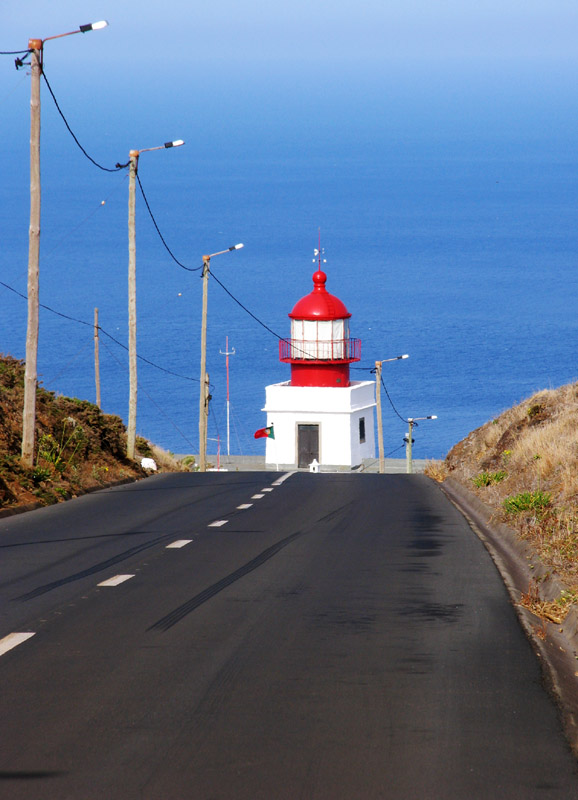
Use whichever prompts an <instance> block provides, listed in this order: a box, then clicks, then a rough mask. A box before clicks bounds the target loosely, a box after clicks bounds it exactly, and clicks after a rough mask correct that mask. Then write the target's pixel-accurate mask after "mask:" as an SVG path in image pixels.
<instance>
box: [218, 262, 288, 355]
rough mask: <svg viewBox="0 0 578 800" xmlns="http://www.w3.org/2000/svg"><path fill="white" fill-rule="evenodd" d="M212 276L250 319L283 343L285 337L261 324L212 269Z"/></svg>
mask: <svg viewBox="0 0 578 800" xmlns="http://www.w3.org/2000/svg"><path fill="white" fill-rule="evenodd" d="M211 275H212V276H213V278H214V279H215V280H216V281H217V283H218V284H219V286H220V287H221V289H223V290H224V291H225V292H226V293H227V294H228V295H229V297H230V298H231V300H234V301H235V303H237V305H238V306H239V307H240V308H242V309H243V311H245V312H246V313H247V314H248V315H249V316H250V317H252V318H253V319H254V320H255V322H258V323H259V325H261V327H263V328H265V330H266V331H269V333H271V334H272V335H273V336H275V338H277V339H279V341H282V339H283V337H282V336H279V334H278V333H275V331H274V330H272V329H271V328H270V327H269V326H268V325H265V323H264V322H261V320H260V319H259V317H256V316H255V314H253V312H252V311H249V309H248V308H247V306H244V305H243V303H242V302H241V301H240V300H237V298H236V297H235V295H234V294H232V293H231V292H230V291H229V290H228V289H227V287H226V286H225V285H224V284H223V283H221V281H220V280H219V279H218V278H217V276H216V275H215V273H214V272H213V270H212V269H211Z"/></svg>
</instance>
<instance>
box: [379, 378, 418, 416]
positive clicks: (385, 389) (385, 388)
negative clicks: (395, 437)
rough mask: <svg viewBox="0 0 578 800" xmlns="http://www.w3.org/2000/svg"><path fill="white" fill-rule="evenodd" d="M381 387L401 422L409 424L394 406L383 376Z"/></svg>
mask: <svg viewBox="0 0 578 800" xmlns="http://www.w3.org/2000/svg"><path fill="white" fill-rule="evenodd" d="M381 385H382V386H383V389H384V391H385V394H386V395H387V399H388V400H389V402H390V405H391V407H392V408H393V410H394V411H395V413H396V414H397V416H398V417H399V418H400V420H401V421H402V422H405V423H409V420H408V419H405V417H402V416H401V414H400V413H399V411H398V410H397V408H396V407H395V406H394V404H393V400H392V399H391V397H390V396H389V392H388V391H387V387H386V385H385V383H384V382H383V375H382V376H381ZM414 425H415V422H414Z"/></svg>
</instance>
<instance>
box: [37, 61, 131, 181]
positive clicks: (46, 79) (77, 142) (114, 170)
mask: <svg viewBox="0 0 578 800" xmlns="http://www.w3.org/2000/svg"><path fill="white" fill-rule="evenodd" d="M42 77H43V78H44V82H45V83H46V85H47V86H48V91H49V92H50V94H51V95H52V99H53V100H54V105H55V106H56V109H57V111H58V113H59V114H60V116H61V117H62V121H63V122H64V124H65V125H66V128H67V130H68V132H69V134H70V135H71V136H72V138H73V139H74V141H75V142H76V144H77V145H78V147H79V149H80V150H81V151H82V152H83V153H84V155H85V156H86V158H87V159H88V160H89V161H91V162H92V163H93V164H94V166H95V167H98V168H99V169H101V170H102V171H103V172H120V170H121V169H124V168H125V167H126V164H122V165H121V164H117V165H116V167H112V168H111V167H103V166H102V164H99V163H98V161H95V160H94V158H92V156H90V155H89V154H88V153H87V152H86V150H85V149H84V147H83V146H82V145H81V144H80V142H79V141H78V139H77V138H76V136H75V135H74V133H73V131H72V128H71V127H70V125H69V124H68V121H67V119H66V117H65V116H64V114H63V112H62V109H61V108H60V106H59V105H58V100H57V99H56V96H55V94H54V92H53V91H52V87H51V85H50V83H49V82H48V78H47V77H46V72H45V71H44V68H43V69H42Z"/></svg>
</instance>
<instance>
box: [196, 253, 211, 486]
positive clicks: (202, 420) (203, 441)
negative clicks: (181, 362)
mask: <svg viewBox="0 0 578 800" xmlns="http://www.w3.org/2000/svg"><path fill="white" fill-rule="evenodd" d="M210 263H211V257H210V256H203V275H202V277H203V306H202V315H201V391H200V394H199V472H205V471H206V469H207V465H206V456H207V417H208V415H209V403H208V388H209V387H208V380H207V378H208V376H207V306H208V294H209V265H210Z"/></svg>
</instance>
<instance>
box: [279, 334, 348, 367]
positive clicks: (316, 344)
mask: <svg viewBox="0 0 578 800" xmlns="http://www.w3.org/2000/svg"><path fill="white" fill-rule="evenodd" d="M360 358H361V339H333V340H331V341H326V340H325V341H323V340H320V339H314V340H307V339H281V340H280V341H279V360H280V361H341V362H351V361H359V359H360Z"/></svg>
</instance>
